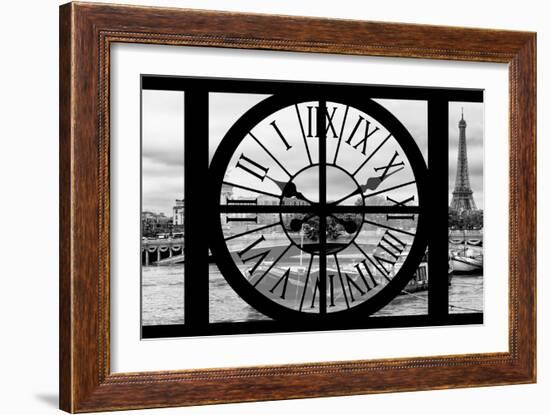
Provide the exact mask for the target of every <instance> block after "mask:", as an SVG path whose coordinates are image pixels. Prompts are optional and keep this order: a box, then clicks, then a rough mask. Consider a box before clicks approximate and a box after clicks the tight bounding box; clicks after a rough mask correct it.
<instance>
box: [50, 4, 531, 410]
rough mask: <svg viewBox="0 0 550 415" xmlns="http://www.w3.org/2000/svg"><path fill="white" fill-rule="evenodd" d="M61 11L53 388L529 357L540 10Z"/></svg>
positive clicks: (329, 379)
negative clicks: (474, 21)
mask: <svg viewBox="0 0 550 415" xmlns="http://www.w3.org/2000/svg"><path fill="white" fill-rule="evenodd" d="M60 27H61V39H60V40H61V41H60V140H61V146H60V148H61V153H60V170H61V178H60V188H61V198H60V203H61V211H60V220H61V228H60V235H61V238H60V244H61V250H60V251H61V258H60V295H61V302H60V346H61V352H60V354H61V356H60V372H61V376H60V377H61V382H60V396H61V399H60V406H61V408H62V409H64V410H66V411H69V412H89V411H100V410H115V409H133V408H147V407H166V406H181V405H195V404H204V403H215V402H239V401H254V400H268V399H287V398H299V397H314V396H338V395H350V394H362V393H375V392H387V391H406V390H422V389H435V388H451V387H466V386H482V385H501V384H512V383H527V382H534V381H535V373H536V370H535V343H536V334H535V243H536V235H535V93H536V85H535V69H534V68H535V43H536V40H535V35H534V34H533V33H525V32H511V31H495V30H484V29H465V28H447V27H435V26H421V25H406V24H388V23H373V22H360V21H342V20H328V19H312V18H296V17H284V16H268V15H245V14H235V13H222V12H206V11H196V10H194V11H193V10H183V9H165V8H142V7H133V6H114V5H98V4H96V5H93V4H80V3H70V4H67V5H64V6H61V9H60ZM336 32H337V33H339V36H338V37H334V36H331V35H330V34H331V33H336ZM350 375H352V376H350ZM418 379H423V380H422V382H419V381H418Z"/></svg>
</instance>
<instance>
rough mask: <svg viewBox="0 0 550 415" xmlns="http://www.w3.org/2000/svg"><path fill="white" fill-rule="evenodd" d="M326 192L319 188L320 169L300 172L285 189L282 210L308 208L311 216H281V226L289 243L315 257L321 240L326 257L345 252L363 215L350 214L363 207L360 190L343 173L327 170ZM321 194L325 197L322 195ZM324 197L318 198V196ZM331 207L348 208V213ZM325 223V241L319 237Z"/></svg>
mask: <svg viewBox="0 0 550 415" xmlns="http://www.w3.org/2000/svg"><path fill="white" fill-rule="evenodd" d="M325 171H326V180H325V188H324V189H320V186H319V183H320V181H319V173H320V169H319V165H313V166H310V167H307V168H305V169H302V170H301V171H299V172H298V173H297V174H296V175H295V176H294V177H292V179H291V180H290V181H289V182H288V184H287V185H286V186H285V189H284V191H283V197H282V198H281V206H310V207H311V212H305V213H281V222H282V224H283V228H284V230H285V232H286V235H287V237H288V238H289V239H290V241H291V242H292V243H293V244H294V245H296V246H297V247H298V248H300V249H301V250H302V251H304V252H308V253H310V254H318V253H319V252H320V245H321V243H322V242H321V241H322V239H324V243H325V247H326V251H325V252H326V253H327V254H334V253H336V252H339V251H341V250H343V249H345V248H346V247H347V246H348V245H350V244H351V243H352V242H353V240H354V239H355V238H356V237H357V236H358V234H359V232H360V231H361V227H362V224H363V213H356V212H353V209H354V207H356V206H363V205H364V202H363V197H362V196H361V188H360V186H359V184H358V183H357V181H356V180H355V179H354V178H353V176H351V175H350V174H349V173H348V172H347V171H345V170H344V169H342V168H340V167H337V166H326V167H325ZM321 192H324V195H323V194H322V193H321ZM322 195H323V196H324V197H321V196H322ZM334 206H340V207H343V206H350V207H351V209H350V211H349V212H346V211H345V209H344V210H343V211H342V209H341V208H339V210H338V212H336V211H335V210H334V209H333V208H334ZM321 221H323V222H324V229H325V231H324V238H322V237H321V236H322V235H320V232H321V229H320V228H322V227H323V223H321Z"/></svg>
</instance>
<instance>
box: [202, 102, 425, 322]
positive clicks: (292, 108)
mask: <svg viewBox="0 0 550 415" xmlns="http://www.w3.org/2000/svg"><path fill="white" fill-rule="evenodd" d="M426 176H427V167H426V164H425V161H424V158H423V156H422V153H421V151H420V149H419V148H418V146H417V144H416V142H415V140H414V139H413V137H412V136H411V134H410V133H409V132H408V131H407V129H406V128H405V127H404V126H403V125H402V124H401V123H400V122H399V120H398V119H397V118H395V117H394V116H393V115H392V114H391V113H390V112H389V111H388V110H386V109H385V108H383V107H382V106H381V105H379V104H378V103H376V102H375V101H373V100H371V99H368V98H363V97H358V96H350V95H349V94H348V95H345V96H344V95H342V96H340V95H338V94H330V93H329V94H326V93H325V94H323V95H322V96H316V95H315V94H312V95H308V96H288V95H274V96H271V97H269V98H267V99H265V100H264V101H262V102H260V103H259V104H257V105H256V106H254V107H253V108H251V109H250V110H249V111H248V112H246V113H245V114H244V115H243V116H242V117H241V118H240V119H239V120H238V121H237V122H236V123H235V124H234V125H233V126H232V127H231V128H230V129H229V131H228V132H227V134H226V135H225V137H224V138H223V140H222V142H221V143H220V145H219V147H218V149H217V150H216V153H215V154H214V157H213V159H212V162H211V166H210V181H211V188H212V189H213V192H212V194H211V198H210V202H211V203H212V205H214V208H213V209H212V210H211V217H210V218H209V222H208V223H209V226H211V227H213V229H211V231H212V234H213V238H212V239H211V242H210V247H211V251H212V254H213V256H214V259H215V261H216V264H217V265H218V267H219V269H220V271H221V273H222V274H223V276H224V277H225V278H226V280H227V281H228V283H229V284H230V285H231V287H232V288H233V289H234V290H235V291H236V292H237V294H238V295H239V296H240V297H241V298H243V299H244V300H245V301H246V302H248V303H249V304H250V305H251V306H253V307H254V308H256V309H257V310H258V311H260V312H262V313H264V314H265V315H267V316H269V317H272V318H274V319H280V320H284V319H289V320H292V321H293V322H299V321H310V322H311V321H317V322H323V321H337V320H338V319H349V318H360V317H366V316H369V315H371V314H372V313H374V312H376V311H378V310H379V309H380V308H382V307H384V306H385V305H386V304H388V303H389V302H390V301H391V300H392V299H393V298H395V297H396V296H397V295H398V294H399V293H400V292H401V290H403V288H404V287H405V286H406V284H407V282H408V281H409V280H410V279H411V278H412V277H413V275H414V272H415V271H416V269H417V268H418V266H419V264H420V262H421V260H422V257H423V256H424V255H425V252H426V246H427V231H426V226H428V224H427V220H428V219H427V218H425V215H424V214H423V212H424V211H425V209H424V205H425V204H426V203H429V200H428V189H427V186H426Z"/></svg>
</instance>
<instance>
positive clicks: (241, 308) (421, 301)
mask: <svg viewBox="0 0 550 415" xmlns="http://www.w3.org/2000/svg"><path fill="white" fill-rule="evenodd" d="M142 270H143V271H142V307H143V310H142V320H143V321H142V322H143V325H159V324H181V323H183V322H184V308H183V307H184V304H183V298H184V295H183V289H184V284H183V279H184V278H183V265H174V266H158V267H156V266H149V267H143V268H142ZM427 304H428V301H427V291H421V292H416V293H413V294H403V295H400V296H398V297H397V298H395V299H394V300H393V301H392V302H391V303H390V304H388V305H387V306H386V307H384V308H383V309H382V310H380V311H378V313H376V314H375V315H381V316H382V315H393V316H395V315H411V314H426V312H427ZM449 304H450V307H449V312H450V313H466V312H481V311H483V277H482V276H481V275H454V276H453V279H452V283H451V286H450V287H449ZM265 319H268V318H267V317H265V316H264V315H262V314H260V313H258V312H257V311H255V310H254V309H252V308H251V307H250V306H249V305H248V304H246V303H245V302H244V301H243V300H241V299H240V298H239V297H238V296H237V295H236V294H235V292H234V291H233V290H232V289H231V288H230V287H229V285H228V284H227V282H226V281H225V279H224V278H223V277H222V276H221V275H220V273H219V272H218V271H217V268H216V267H215V266H210V321H211V322H222V321H247V320H265Z"/></svg>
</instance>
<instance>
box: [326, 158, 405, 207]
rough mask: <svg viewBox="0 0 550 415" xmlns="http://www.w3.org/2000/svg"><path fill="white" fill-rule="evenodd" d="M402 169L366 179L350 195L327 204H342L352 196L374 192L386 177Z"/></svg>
mask: <svg viewBox="0 0 550 415" xmlns="http://www.w3.org/2000/svg"><path fill="white" fill-rule="evenodd" d="M403 169H404V167H401V168H400V169H397V170H394V171H392V172H391V173H387V172H384V173H383V174H381V175H380V176H373V177H369V178H368V179H367V182H366V183H365V184H363V185H360V186H359V189H355V190H354V191H353V192H351V193H350V194H348V195H346V196H344V197H342V198H340V199H338V200H337V201H335V202H331V203H329V204H330V205H338V204H340V203H342V202H343V201H344V200H346V199H349V198H350V197H352V196H354V195H360V194H363V193H365V192H366V191H367V190H376V189H377V188H378V186H380V185H381V184H382V182H383V181H384V180H386V179H387V178H388V177H390V176H391V175H392V174H395V173H397V172H399V171H401V170H403Z"/></svg>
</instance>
